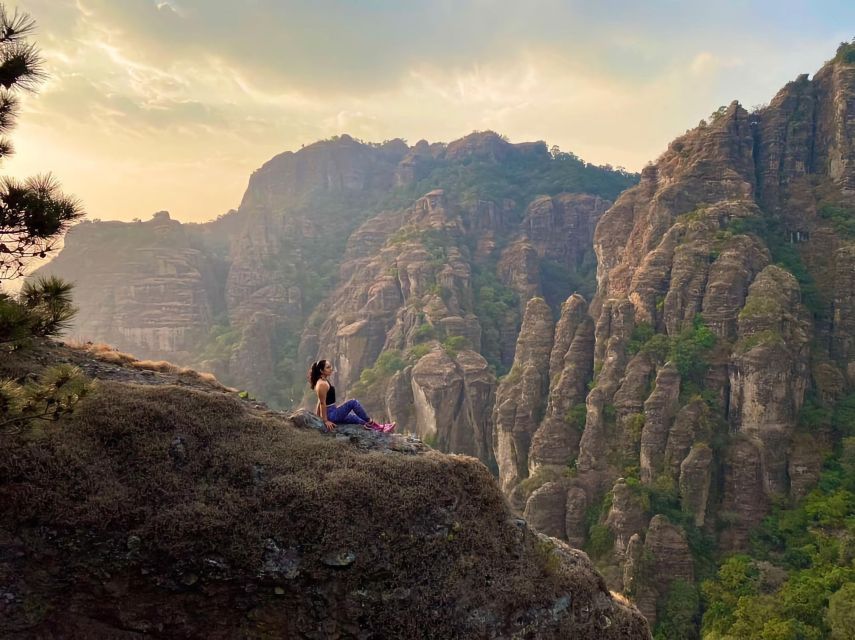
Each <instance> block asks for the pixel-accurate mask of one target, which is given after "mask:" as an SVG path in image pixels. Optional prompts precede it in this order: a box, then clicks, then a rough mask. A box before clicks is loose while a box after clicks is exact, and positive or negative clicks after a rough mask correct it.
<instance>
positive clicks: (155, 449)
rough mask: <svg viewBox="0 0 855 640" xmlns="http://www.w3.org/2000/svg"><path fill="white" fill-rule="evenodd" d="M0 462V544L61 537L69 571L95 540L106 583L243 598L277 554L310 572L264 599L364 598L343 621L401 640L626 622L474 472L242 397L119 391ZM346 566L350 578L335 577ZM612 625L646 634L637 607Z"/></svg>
mask: <svg viewBox="0 0 855 640" xmlns="http://www.w3.org/2000/svg"><path fill="white" fill-rule="evenodd" d="M0 448H2V450H3V451H4V455H3V456H0V505H2V509H0V531H2V530H6V531H13V532H14V531H18V532H21V531H24V530H30V531H33V530H39V528H40V527H45V528H49V529H50V530H53V531H57V532H58V534H57V535H58V536H59V538H60V539H61V538H62V537H63V536H66V537H67V539H68V540H69V542H68V545H69V546H70V548H73V549H75V551H74V553H72V554H71V555H70V556H69V559H68V562H69V563H70V564H71V565H73V563H75V562H80V561H81V560H80V558H79V557H77V556H75V554H78V555H79V553H80V551H79V549H81V548H83V549H85V548H86V544H82V543H81V542H80V537H79V536H80V532H86V534H85V535H86V536H87V538H86V539H87V540H88V539H93V538H94V539H95V540H98V541H100V542H98V544H97V545H95V546H94V547H93V549H98V551H97V553H95V552H94V551H90V556H89V557H88V559H87V560H86V561H85V562H87V563H89V564H90V565H91V564H92V563H95V564H98V563H101V564H102V565H104V566H103V567H102V569H100V570H103V571H107V572H109V573H112V572H114V571H121V567H122V566H125V565H127V564H128V562H130V563H132V564H133V565H134V566H139V567H142V568H146V567H147V569H145V571H149V572H150V573H151V575H153V576H166V577H167V578H169V579H171V580H176V581H181V580H184V579H185V577H183V576H186V575H187V574H188V572H190V574H191V575H194V576H195V575H197V574H198V575H205V574H204V572H205V566H207V565H210V563H211V562H213V561H215V562H216V563H217V566H221V567H223V569H222V571H223V572H224V573H225V574H227V579H228V580H235V579H236V580H237V582H234V583H231V582H230V583H229V584H236V585H238V586H237V587H236V589H237V593H239V594H242V593H243V591H242V589H243V587H242V586H240V585H243V584H244V581H246V580H257V579H258V576H260V575H262V574H264V572H265V569H264V567H265V566H266V565H265V563H266V562H268V561H269V560H270V558H269V557H268V556H266V555H265V554H266V553H269V550H270V548H271V543H272V544H273V545H274V546H275V548H278V549H282V550H286V551H287V552H288V553H291V554H292V556H293V557H295V558H297V559H298V565H299V570H298V576H297V577H296V578H292V579H289V580H283V578H282V577H281V576H279V577H278V578H276V577H275V576H274V577H270V576H269V575H268V577H267V578H262V583H264V581H265V580H268V581H269V580H274V578H275V580H276V581H278V584H285V585H286V588H287V589H288V591H287V594H289V595H288V598H290V599H291V600H290V601H291V602H292V604H293V602H297V601H299V602H302V600H299V599H300V598H327V597H329V598H332V600H331V601H330V602H329V605H330V606H331V607H332V606H335V601H336V600H337V599H339V598H345V597H348V598H354V597H357V596H354V595H352V594H361V595H359V596H358V597H360V598H365V599H366V601H367V602H368V603H369V605H367V606H365V607H364V608H360V609H359V612H358V615H357V614H356V613H353V611H351V608H348V607H345V606H344V605H342V609H341V611H340V612H339V613H337V614H335V615H339V616H341V617H342V618H345V619H347V620H351V622H352V621H353V620H356V619H358V620H359V623H358V624H360V625H365V626H366V627H367V628H372V629H399V630H400V631H399V632H400V633H401V634H403V635H401V636H400V637H452V636H454V635H455V634H456V633H458V632H459V630H460V629H461V628H463V626H465V624H467V623H466V621H465V620H460V619H458V618H459V616H460V615H462V614H461V613H460V612H463V611H472V612H477V611H490V612H495V614H498V615H499V617H500V618H499V619H500V620H501V619H506V618H513V616H514V615H516V614H514V613H513V612H514V611H520V612H524V611H529V612H530V611H542V612H546V613H543V615H544V616H546V615H547V614H548V612H549V611H550V609H549V607H551V606H553V605H554V603H555V602H556V601H557V600H558V601H560V598H561V597H562V596H563V595H565V594H567V593H573V594H574V595H573V597H574V598H577V599H580V600H579V601H580V602H584V601H585V598H587V599H588V600H591V601H593V599H594V598H600V599H601V600H602V599H603V598H606V599H607V600H608V602H606V601H605V600H602V602H601V604H602V603H605V604H603V606H605V607H606V608H607V609H608V610H609V611H611V608H610V607H612V604H610V603H611V602H612V601H611V600H610V599H609V598H608V596H607V592H606V591H605V586H604V584H603V583H602V579H601V578H599V576H597V575H596V574H594V573H593V571H592V570H591V568H590V565H589V563H587V561H586V560H585V561H581V560H578V559H577V561H573V562H566V561H562V562H559V561H557V560H556V558H555V557H553V555H552V554H551V549H545V548H544V545H543V543H542V542H540V541H539V540H538V538H537V537H536V536H534V535H533V534H532V533H531V532H530V531H528V530H527V529H526V528H525V527H521V526H520V525H519V523H517V522H515V521H514V518H513V517H512V516H511V514H510V513H509V511H508V510H507V507H506V505H505V501H504V499H503V497H502V495H501V493H500V492H499V489H498V487H497V485H496V483H495V482H494V480H493V478H492V476H491V475H490V474H489V472H488V471H487V469H486V468H485V467H484V466H483V465H481V464H480V463H479V462H477V461H476V460H474V459H472V458H467V457H461V456H449V455H443V454H440V453H437V452H430V453H427V454H424V455H419V456H406V455H402V454H397V453H391V452H388V451H386V452H378V451H373V452H366V451H362V450H360V449H358V448H356V447H354V446H352V445H351V444H350V442H349V441H348V439H346V438H344V439H336V438H335V437H330V436H325V435H322V434H320V433H318V432H314V431H308V430H301V429H297V428H295V427H294V426H293V425H292V424H291V423H290V422H288V421H287V420H285V419H283V418H280V417H277V416H276V415H273V414H261V413H259V412H252V411H249V410H248V409H247V407H246V405H245V403H242V402H241V401H240V400H238V399H237V398H235V397H233V396H230V395H227V394H219V393H206V392H201V391H197V390H192V389H187V388H180V387H175V386H168V385H167V386H164V385H160V386H145V385H132V384H123V383H116V382H106V381H101V382H99V383H98V385H97V389H96V391H95V392H94V393H93V394H92V395H91V396H90V397H87V398H85V399H84V400H83V401H82V402H81V403H80V405H79V406H78V408H77V409H76V410H75V412H74V414H73V415H71V416H70V417H68V418H65V419H63V420H62V421H60V422H59V423H57V424H51V425H47V426H46V427H44V428H41V429H40V430H38V431H36V430H32V431H29V432H26V433H25V434H19V435H16V436H12V435H10V434H5V435H0ZM130 540H134V541H135V542H134V545H133V553H132V554H128V548H129V547H128V545H129V544H130V542H129V541H130ZM137 540H138V541H137ZM87 544H88V543H87ZM266 549H267V551H266ZM330 554H332V556H333V557H339V558H340V557H344V558H348V554H353V557H352V564H348V566H347V568H346V569H342V568H337V567H331V566H330V562H332V563H333V564H334V563H335V562H334V561H330V560H329V558H330ZM110 558H112V560H111V559H110ZM110 562H112V563H113V565H112V566H107V565H108V564H109V563H110ZM206 563H207V565H206ZM67 570H69V571H71V570H72V569H71V568H70V567H69V568H68V569H67ZM136 571H137V573H136V575H139V569H137V570H136ZM132 575H133V574H132ZM162 579H166V578H162ZM184 584H186V583H184ZM182 588H183V587H182ZM311 594H315V595H314V596H312V595H311ZM347 594H351V595H350V596H348V595H347ZM390 594H391V595H390ZM395 594H397V595H395ZM604 594H605V595H604ZM241 597H243V596H241ZM387 598H393V599H395V598H397V599H396V600H395V602H394V606H392V605H391V604H390V603H389V601H387V600H386V599H387ZM175 602H178V601H175ZM348 602H350V601H349V600H348ZM574 602H575V601H574ZM370 603H374V604H370ZM351 604H352V603H351ZM173 606H177V605H173ZM271 606H273V605H271ZM278 606H279V609H275V608H274V609H270V612H271V614H270V615H275V616H281V615H283V614H282V613H281V604H280V605H278ZM294 606H297V607H298V608H299V607H307V606H309V605H308V604H306V603H305V602H304V603H303V604H298V605H294ZM354 606H355V605H354ZM276 611H279V613H275V612H276ZM452 611H454V612H457V613H456V614H455V615H450V613H451V612H452ZM443 612H445V613H443ZM473 615H476V614H474V613H473ZM477 615H481V614H477ZM491 615H494V614H484V616H486V617H485V618H484V619H485V620H487V621H488V622H489V620H491V619H492V618H490V616H491ZM520 615H522V614H520ZM526 615H529V614H526ZM538 615H540V614H538ZM549 615H551V614H549ZM610 615H611V614H610ZM614 615H615V616H616V617H615V618H614V621H615V623H620V624H624V625H628V626H627V628H630V627H632V628H642V627H638V624H639V623H638V621H637V620H635V619H633V618H631V617H628V616H627V614H626V611H625V610H624V609H623V608H622V607H618V608H616V609H615V611H614ZM354 616H355V617H354ZM479 619H480V618H477V616H476V618H475V620H476V623H477V620H479ZM557 619H558V618H556V620H557ZM289 620H290V618H289ZM294 620H297V619H296V618H295V619H294ZM550 620H551V618H550ZM292 623H293V624H297V622H293V621H292V622H287V624H292ZM476 623H472V624H476ZM282 624H285V622H283V623H282ZM342 624H344V623H342ZM477 624H480V623H477ZM484 624H488V623H484ZM489 624H492V623H489ZM520 624H533V623H529V622H525V621H523V622H520ZM550 624H556V625H559V627H560V625H561V624H572V619H570V620H569V622H566V621H565V622H554V623H553V622H550ZM641 624H643V623H641ZM289 628H290V627H289ZM556 628H558V627H556ZM427 629H430V633H429V635H427V636H426V635H424V634H425V633H427ZM568 629H569V627H568ZM591 629H592V631H591V632H592V633H593V631H596V629H593V627H592V628H591ZM578 637H600V636H597V635H591V636H587V635H585V636H583V635H580V636H578Z"/></svg>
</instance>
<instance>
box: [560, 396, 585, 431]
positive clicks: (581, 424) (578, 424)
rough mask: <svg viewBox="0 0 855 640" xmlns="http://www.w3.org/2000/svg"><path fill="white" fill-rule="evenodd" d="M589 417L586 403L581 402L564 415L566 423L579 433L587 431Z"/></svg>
mask: <svg viewBox="0 0 855 640" xmlns="http://www.w3.org/2000/svg"><path fill="white" fill-rule="evenodd" d="M587 415H588V408H587V407H586V406H585V403H584V402H580V403H579V404H574V405H573V406H572V407H570V409H569V410H568V411H567V413H566V414H564V422H565V423H566V424H567V425H568V426H570V427H573V428H575V429H577V430H578V431H584V430H585V418H586V417H587Z"/></svg>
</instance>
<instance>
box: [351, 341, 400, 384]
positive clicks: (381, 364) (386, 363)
mask: <svg viewBox="0 0 855 640" xmlns="http://www.w3.org/2000/svg"><path fill="white" fill-rule="evenodd" d="M406 366H407V363H406V362H405V361H404V359H403V358H402V357H401V352H400V351H397V350H395V349H390V350H389V351H384V352H383V353H381V354H380V355H379V356H378V357H377V360H375V362H374V365H373V366H371V367H368V368H367V369H363V371H362V373H361V374H360V376H359V386H360V387H363V388H365V387H372V386H374V385H375V384H377V382H378V381H385V380H388V379H389V378H391V377H392V376H393V375H394V374H395V373H396V372H398V371H400V370H401V369H403V368H404V367H406Z"/></svg>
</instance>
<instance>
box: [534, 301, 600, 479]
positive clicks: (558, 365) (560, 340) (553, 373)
mask: <svg viewBox="0 0 855 640" xmlns="http://www.w3.org/2000/svg"><path fill="white" fill-rule="evenodd" d="M587 311H588V305H587V303H586V302H585V299H584V298H582V296H580V295H578V294H574V295H573V296H571V297H570V298H568V299H567V301H566V302H565V303H564V304H563V305H562V307H561V317H560V318H559V320H558V323H557V324H556V326H555V342H554V344H553V346H552V351H551V353H550V356H549V380H550V386H549V396H548V399H547V403H546V414H545V416H544V418H543V420H542V421H541V423H540V425H538V428H537V430H536V431H535V432H534V435H533V436H532V441H531V450H530V452H529V460H528V467H529V474H533V473H535V472H536V471H537V470H538V469H539V468H540V467H542V466H551V467H557V468H559V469H564V468H566V467H567V466H568V465H570V464H572V462H573V461H574V460H575V458H576V456H577V455H578V453H579V439H580V437H581V427H583V426H584V425H583V424H579V420H578V417H579V413H578V409H579V408H581V406H582V405H583V404H584V400H585V394H586V392H587V381H588V380H589V379H590V378H591V372H592V369H593V364H594V363H593V355H594V323H593V321H592V320H591V318H590V317H589V316H588V313H587ZM574 411H576V414H575V415H574Z"/></svg>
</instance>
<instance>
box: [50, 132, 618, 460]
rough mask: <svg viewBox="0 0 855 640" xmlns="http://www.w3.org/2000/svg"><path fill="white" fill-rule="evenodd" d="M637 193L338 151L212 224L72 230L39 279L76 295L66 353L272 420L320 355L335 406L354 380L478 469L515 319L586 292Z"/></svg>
mask: <svg viewBox="0 0 855 640" xmlns="http://www.w3.org/2000/svg"><path fill="white" fill-rule="evenodd" d="M634 181H635V178H634V176H631V175H628V174H621V173H615V172H612V171H610V170H605V169H600V168H598V167H593V166H590V165H585V164H584V163H583V162H581V161H579V160H578V159H577V158H575V156H572V155H570V154H562V153H558V152H555V153H552V154H551V153H550V152H548V151H547V148H546V145H545V144H543V143H524V144H511V143H509V142H507V141H506V140H504V139H503V138H501V137H500V136H498V135H497V134H494V133H492V132H485V133H474V134H472V135H470V136H467V137H465V138H462V139H460V140H457V141H454V142H452V143H450V144H448V145H445V144H428V143H427V142H424V141H422V142H419V143H417V144H416V145H414V146H412V147H408V146H407V145H406V144H405V143H403V142H402V141H400V140H393V141H390V142H387V143H384V144H368V143H363V142H361V141H357V140H354V139H353V138H351V137H349V136H340V137H336V138H334V139H330V140H326V141H322V142H319V143H316V144H313V145H309V146H307V147H305V148H303V149H301V150H300V151H298V152H295V153H291V152H288V153H284V154H281V155H279V156H277V157H275V158H273V159H272V160H270V161H269V162H268V163H266V164H265V165H264V166H263V167H262V168H261V169H259V170H258V171H256V172H255V173H254V174H253V175H252V177H251V178H250V181H249V186H248V188H247V191H246V194H245V196H244V198H243V201H242V203H241V206H240V209H239V210H238V211H236V212H232V213H230V214H228V215H226V216H223V217H222V218H220V219H218V220H217V221H215V222H212V223H207V224H203V225H181V224H180V223H178V222H176V221H173V220H170V219H169V216H168V214H164V213H161V214H157V215H156V216H155V217H154V218H153V219H152V220H150V221H146V222H137V223H133V224H122V223H101V222H96V223H88V224H84V225H81V226H79V227H78V228H76V229H75V230H74V231H73V232H72V233H71V234H70V235H69V237H68V241H67V243H66V248H65V249H64V250H63V252H62V253H61V254H60V255H59V257H58V258H57V259H56V260H55V261H54V262H53V263H52V264H51V265H49V266H48V267H47V268H46V269H45V270H47V271H52V272H55V273H59V274H61V275H63V276H65V277H68V278H70V279H72V280H74V281H75V282H76V301H77V303H78V304H79V306H80V307H81V314H80V317H79V322H78V324H77V326H76V327H75V328H74V330H73V332H72V333H73V334H74V335H76V336H78V337H82V338H86V339H90V340H105V341H108V342H110V343H113V344H116V345H117V346H118V347H120V348H121V349H124V350H127V351H129V352H131V353H134V354H135V355H138V356H141V357H146V358H158V359H160V358H167V359H171V360H175V361H178V362H180V363H182V364H192V365H195V366H198V367H201V368H203V369H205V370H210V371H213V372H214V373H216V374H217V375H218V376H219V377H220V378H222V379H223V380H225V381H226V382H228V383H229V384H233V385H235V386H238V387H240V388H243V389H248V390H249V391H250V392H252V393H254V394H256V395H258V396H259V397H262V398H265V399H267V400H270V401H272V402H274V403H275V404H278V405H284V406H293V405H294V404H297V403H299V402H300V400H301V397H302V396H303V394H304V392H305V381H304V378H303V375H304V371H305V368H306V366H307V363H308V362H311V361H312V360H315V359H317V358H319V357H327V358H330V359H333V361H334V362H335V365H336V368H337V370H338V376H337V379H336V384H337V386H338V388H339V390H340V393H341V394H342V395H345V394H349V393H351V392H352V391H353V390H354V388H355V385H356V384H357V383H358V382H359V381H360V379H362V380H361V382H360V385H361V386H359V387H356V391H357V392H358V393H359V394H360V397H362V398H364V399H365V401H366V403H367V405H368V406H369V409H370V410H371V411H372V412H374V413H378V414H385V415H387V416H388V417H389V418H391V419H396V420H398V421H400V422H402V423H405V424H407V425H408V428H410V429H411V430H413V431H415V432H417V433H419V434H420V435H421V436H423V437H425V438H427V439H428V440H429V441H431V442H433V443H434V444H435V445H436V446H437V447H439V448H440V449H442V450H444V451H457V452H461V453H467V454H470V455H475V456H477V457H479V458H480V459H481V460H483V461H484V462H486V463H488V464H492V461H493V459H494V454H493V444H492V443H493V432H492V416H491V411H492V406H493V399H494V396H495V392H496V382H495V378H496V375H497V373H498V374H501V373H504V372H506V371H507V370H508V369H509V368H510V366H511V364H512V362H513V359H514V350H515V347H516V340H517V335H518V332H519V326H520V322H521V316H522V312H523V309H524V308H525V304H526V301H527V300H528V299H529V298H531V297H532V296H535V295H537V296H544V297H545V299H546V300H547V301H548V302H549V303H550V304H551V305H552V307H553V310H554V312H556V313H557V311H558V308H559V306H560V304H561V302H562V301H563V299H564V298H565V297H566V296H567V295H568V294H569V293H571V292H572V291H574V290H580V291H584V292H586V293H588V294H590V292H591V291H593V283H594V277H593V276H594V255H593V251H592V238H593V230H594V227H595V225H596V222H597V220H598V219H599V218H600V216H601V215H602V214H603V212H604V211H605V210H606V209H607V208H608V206H609V205H610V204H611V201H610V200H609V199H607V198H609V197H614V196H615V195H617V193H619V192H620V190H621V189H622V188H623V187H624V186H626V185H629V184H632V183H633V182H634ZM571 189H574V190H578V191H576V192H572V193H571V192H569V191H570V190H571ZM585 189H587V190H589V192H588V193H582V192H581V191H584V190H585ZM378 358H379V359H378ZM363 374H365V376H363Z"/></svg>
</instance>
